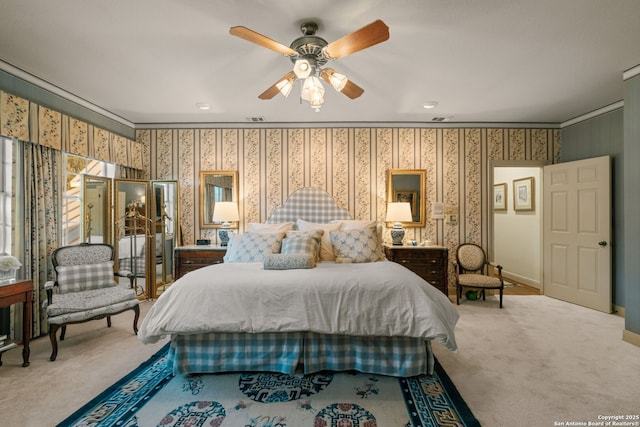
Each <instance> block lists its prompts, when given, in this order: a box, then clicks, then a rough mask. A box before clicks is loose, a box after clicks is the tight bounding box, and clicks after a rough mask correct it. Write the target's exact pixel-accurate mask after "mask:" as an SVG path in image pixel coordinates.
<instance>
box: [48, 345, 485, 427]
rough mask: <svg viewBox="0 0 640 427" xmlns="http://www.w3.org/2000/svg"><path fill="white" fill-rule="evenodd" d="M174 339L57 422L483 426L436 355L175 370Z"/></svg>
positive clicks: (215, 426) (127, 425) (143, 425)
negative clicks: (333, 367) (349, 368)
mask: <svg viewBox="0 0 640 427" xmlns="http://www.w3.org/2000/svg"><path fill="white" fill-rule="evenodd" d="M168 348H169V344H167V345H166V346H165V347H164V348H162V350H160V351H159V352H158V353H156V354H155V355H154V356H153V357H151V358H150V359H149V360H148V361H146V362H145V363H143V364H142V365H140V366H139V367H138V368H137V369H135V370H134V371H133V372H131V373H130V374H128V375H127V376H125V377H124V378H122V379H121V380H120V381H118V382H117V383H116V384H114V385H113V386H111V387H109V388H108V389H107V390H105V391H104V392H102V393H101V394H100V395H99V396H97V397H96V398H95V399H93V400H92V401H91V402H89V403H87V404H86V405H84V406H83V407H82V408H80V409H79V410H77V411H76V412H75V413H74V414H73V415H71V416H70V417H68V418H67V419H66V420H64V421H63V422H62V423H60V424H59V425H60V426H93V427H99V426H122V427H135V426H138V427H146V426H162V427H165V426H166V427H170V426H171V427H172V426H184V427H186V426H209V427H225V426H228V427H303V426H309V427H387V426H389V427H391V426H394V427H395V426H397V427H426V426H461V427H462V426H479V425H480V423H479V422H478V420H476V418H475V417H474V416H473V414H472V413H471V411H470V410H469V408H468V407H467V405H466V404H465V402H464V400H462V398H461V397H460V394H459V393H458V391H457V390H456V388H455V386H454V385H453V383H452V382H451V380H450V379H449V377H448V376H447V374H446V373H445V372H444V370H443V369H442V367H441V366H440V365H439V364H438V363H437V361H436V370H435V375H433V376H418V377H411V378H395V377H388V376H382V375H371V374H362V373H356V372H353V373H345V372H321V373H316V374H310V375H304V376H303V375H285V374H277V373H255V372H247V373H232V374H206V375H188V376H180V375H178V376H174V375H173V374H172V372H171V369H170V368H169V367H168V364H167V351H168Z"/></svg>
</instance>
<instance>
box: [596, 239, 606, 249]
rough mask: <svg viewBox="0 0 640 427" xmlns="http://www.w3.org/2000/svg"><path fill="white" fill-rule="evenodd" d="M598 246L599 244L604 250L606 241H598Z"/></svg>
mask: <svg viewBox="0 0 640 427" xmlns="http://www.w3.org/2000/svg"><path fill="white" fill-rule="evenodd" d="M598 244H599V245H600V246H602V247H603V248H604V247H605V246H607V242H606V241H604V240H601V241H599V242H598Z"/></svg>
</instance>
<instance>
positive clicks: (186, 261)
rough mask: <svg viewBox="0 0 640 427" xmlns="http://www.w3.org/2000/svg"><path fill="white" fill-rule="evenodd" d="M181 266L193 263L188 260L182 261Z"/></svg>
mask: <svg viewBox="0 0 640 427" xmlns="http://www.w3.org/2000/svg"><path fill="white" fill-rule="evenodd" d="M182 263H183V264H193V261H191V260H190V259H185V260H184V261H182Z"/></svg>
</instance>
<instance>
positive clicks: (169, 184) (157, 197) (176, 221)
mask: <svg viewBox="0 0 640 427" xmlns="http://www.w3.org/2000/svg"><path fill="white" fill-rule="evenodd" d="M151 194H152V195H153V199H152V201H153V205H152V207H151V211H152V213H153V215H152V217H151V219H152V220H153V222H154V230H155V231H154V233H155V270H156V274H155V277H156V280H155V289H154V295H155V296H157V295H159V294H160V293H161V292H162V291H163V290H164V286H165V285H167V284H169V283H171V282H173V248H175V247H176V246H180V244H181V236H180V209H179V199H178V197H179V194H180V187H179V185H178V181H151Z"/></svg>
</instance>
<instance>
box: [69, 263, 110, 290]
mask: <svg viewBox="0 0 640 427" xmlns="http://www.w3.org/2000/svg"><path fill="white" fill-rule="evenodd" d="M56 272H57V282H58V288H59V292H60V293H61V294H65V293H68V292H78V291H86V290H91V289H99V288H104V287H110V286H114V285H115V281H114V277H113V261H106V262H100V263H97V264H78V265H59V266H57V267H56Z"/></svg>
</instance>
